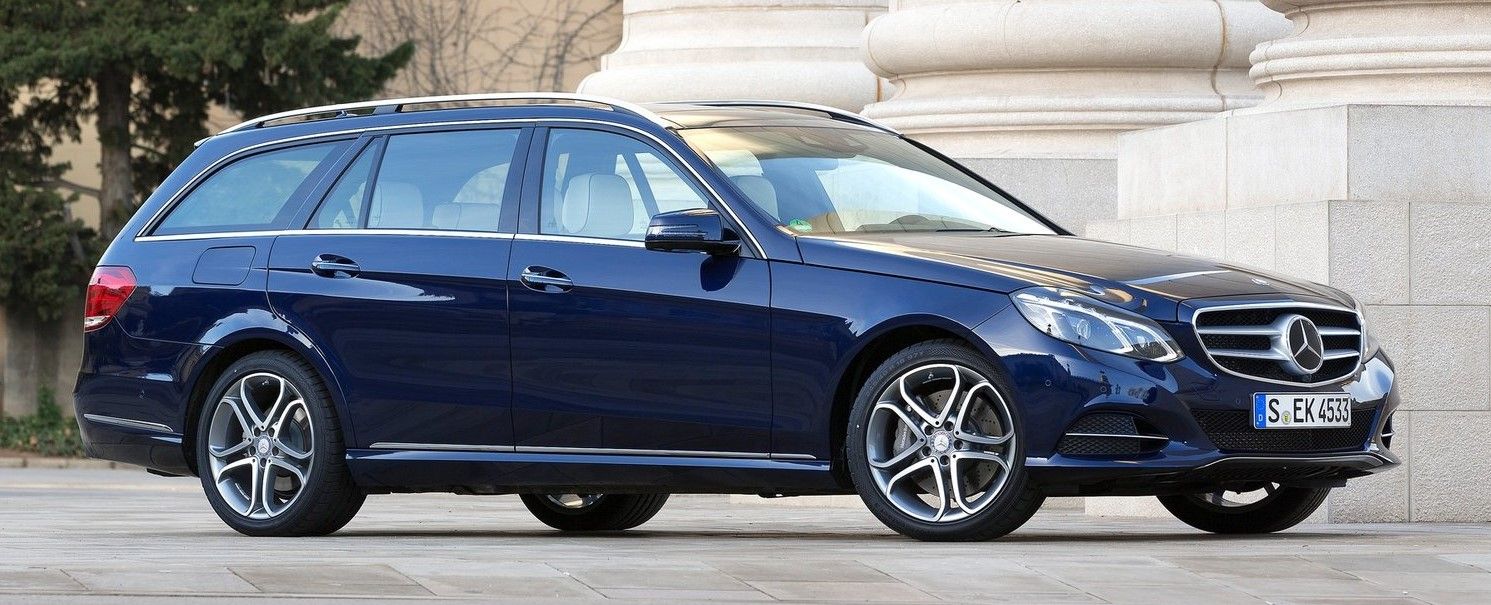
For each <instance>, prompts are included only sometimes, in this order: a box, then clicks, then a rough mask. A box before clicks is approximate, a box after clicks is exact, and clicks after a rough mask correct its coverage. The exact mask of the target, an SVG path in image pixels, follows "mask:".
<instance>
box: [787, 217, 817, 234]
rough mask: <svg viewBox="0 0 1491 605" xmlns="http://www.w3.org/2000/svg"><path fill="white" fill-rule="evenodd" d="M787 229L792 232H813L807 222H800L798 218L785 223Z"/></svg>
mask: <svg viewBox="0 0 1491 605" xmlns="http://www.w3.org/2000/svg"><path fill="white" fill-rule="evenodd" d="M787 227H788V228H790V229H792V230H793V231H812V230H813V226H812V225H811V224H809V223H808V222H807V221H805V220H802V219H800V218H795V219H792V220H790V221H787Z"/></svg>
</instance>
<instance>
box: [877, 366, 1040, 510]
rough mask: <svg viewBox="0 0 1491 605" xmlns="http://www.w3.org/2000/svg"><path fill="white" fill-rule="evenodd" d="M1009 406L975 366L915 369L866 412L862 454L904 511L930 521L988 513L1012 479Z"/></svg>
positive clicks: (879, 483)
mask: <svg viewBox="0 0 1491 605" xmlns="http://www.w3.org/2000/svg"><path fill="white" fill-rule="evenodd" d="M1014 439H1015V433H1014V429H1013V423H1012V421H1011V420H1010V412H1009V406H1008V404H1006V403H1005V401H1004V398H1003V397H1002V396H1001V395H1000V394H999V391H998V390H996V389H995V388H994V385H993V384H992V383H990V382H989V380H988V379H987V378H984V377H983V376H981V375H980V374H979V373H977V372H975V371H974V370H973V369H971V368H969V367H967V366H962V365H956V364H949V363H938V364H928V365H924V366H920V367H916V368H912V369H910V370H907V371H905V372H903V373H902V374H901V375H900V376H899V377H897V378H896V380H895V382H894V383H893V384H892V385H891V386H889V387H887V388H886V389H884V390H883V391H882V392H881V393H880V397H878V398H877V401H876V402H875V407H874V408H873V409H871V410H870V422H869V427H868V432H867V434H866V436H865V449H866V452H865V453H866V455H867V457H868V459H869V462H870V466H871V468H872V469H873V470H872V471H871V474H872V475H873V476H874V477H875V484H876V486H877V487H879V488H880V491H881V493H882V494H884V495H885V497H886V498H887V499H889V500H890V501H891V503H892V504H894V505H895V506H896V508H898V509H900V510H901V512H903V513H905V514H907V515H910V516H912V517H915V518H917V519H920V520H922V521H928V522H932V523H938V522H942V521H956V520H958V519H962V518H964V517H967V516H968V515H975V514H978V512H979V511H982V510H983V509H984V508H986V507H987V506H988V505H989V503H991V502H993V501H994V498H995V497H996V496H998V495H999V492H1000V490H1001V489H1002V488H1003V487H1004V485H1005V483H1006V482H1007V481H1008V480H1009V476H1010V463H1011V462H1012V460H1013V457H1014V445H1015V443H1014Z"/></svg>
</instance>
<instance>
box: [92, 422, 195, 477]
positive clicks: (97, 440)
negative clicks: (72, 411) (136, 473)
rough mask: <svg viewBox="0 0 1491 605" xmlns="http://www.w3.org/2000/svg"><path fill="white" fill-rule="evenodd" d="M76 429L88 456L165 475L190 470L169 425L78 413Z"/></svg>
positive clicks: (183, 472) (179, 436)
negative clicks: (79, 433)
mask: <svg viewBox="0 0 1491 605" xmlns="http://www.w3.org/2000/svg"><path fill="white" fill-rule="evenodd" d="M78 429H79V431H81V434H82V437H83V452H84V454H86V455H87V456H88V457H89V458H101V459H104V460H113V461H115V462H123V463H126V464H134V465H137V466H143V467H145V468H148V469H152V470H154V471H157V472H160V473H164V474H168V475H190V474H192V470H191V467H190V465H189V464H187V461H186V456H185V453H184V450H183V449H182V447H181V434H180V433H175V432H172V431H171V430H170V429H169V427H166V426H160V425H156V426H152V425H150V424H149V423H144V422H139V421H135V420H130V419H126V418H117V417H113V416H104V415H99V414H89V413H84V414H79V415H78Z"/></svg>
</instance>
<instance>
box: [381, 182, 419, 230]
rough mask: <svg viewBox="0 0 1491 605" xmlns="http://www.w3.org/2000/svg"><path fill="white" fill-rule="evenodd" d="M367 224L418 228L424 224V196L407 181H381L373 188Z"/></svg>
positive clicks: (384, 226)
mask: <svg viewBox="0 0 1491 605" xmlns="http://www.w3.org/2000/svg"><path fill="white" fill-rule="evenodd" d="M368 226H369V227H383V228H397V227H402V228H405V229H419V228H422V227H424V226H425V203H424V196H423V195H421V194H420V193H419V188H418V187H415V186H414V185H411V184H409V183H401V182H398V181H383V182H380V183H378V185H377V186H376V187H374V188H373V203H372V204H371V205H370V207H369V208H368Z"/></svg>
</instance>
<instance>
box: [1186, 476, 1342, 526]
mask: <svg viewBox="0 0 1491 605" xmlns="http://www.w3.org/2000/svg"><path fill="white" fill-rule="evenodd" d="M1329 493H1330V488H1319V489H1316V488H1307V487H1284V486H1281V485H1279V484H1277V483H1266V484H1262V485H1259V486H1256V487H1255V488H1253V489H1244V490H1243V491H1230V490H1219V491H1215V492H1211V493H1206V494H1183V495H1178V496H1160V504H1163V505H1165V508H1166V509H1167V510H1169V511H1170V514H1172V515H1175V518H1177V519H1180V520H1181V521H1182V522H1184V523H1185V524H1186V525H1189V526H1191V527H1194V528H1196V529H1199V530H1201V531H1208V532H1211V533H1214V534H1267V533H1273V532H1276V531H1282V530H1285V529H1289V528H1291V527H1294V526H1295V525H1299V524H1300V522H1302V521H1304V520H1305V519H1307V518H1309V516H1310V514H1311V513H1314V512H1315V509H1317V508H1320V504H1321V503H1322V502H1325V497H1326V495H1327V494H1329Z"/></svg>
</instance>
